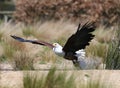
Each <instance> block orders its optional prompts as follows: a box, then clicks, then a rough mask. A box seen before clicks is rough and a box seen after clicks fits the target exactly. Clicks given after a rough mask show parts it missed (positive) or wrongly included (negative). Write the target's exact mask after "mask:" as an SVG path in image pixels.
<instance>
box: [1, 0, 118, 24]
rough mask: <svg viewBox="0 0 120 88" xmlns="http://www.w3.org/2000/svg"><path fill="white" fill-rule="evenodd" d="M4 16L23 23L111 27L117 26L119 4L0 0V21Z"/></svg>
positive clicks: (115, 1)
mask: <svg viewBox="0 0 120 88" xmlns="http://www.w3.org/2000/svg"><path fill="white" fill-rule="evenodd" d="M6 16H7V18H8V19H10V18H13V19H14V20H15V21H20V22H24V23H33V22H36V21H39V20H41V21H43V22H45V21H48V20H56V21H57V20H60V19H63V18H64V19H66V20H68V19H69V20H71V21H72V22H74V23H75V22H80V21H95V22H97V25H101V24H102V25H105V26H112V25H115V24H116V23H119V22H120V20H119V18H120V0H34V1H31V0H0V19H3V18H4V17H6Z"/></svg>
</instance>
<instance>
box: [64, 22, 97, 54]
mask: <svg viewBox="0 0 120 88" xmlns="http://www.w3.org/2000/svg"><path fill="white" fill-rule="evenodd" d="M80 26H81V25H80V24H79V26H78V29H77V32H76V33H75V34H73V35H72V36H71V37H70V38H69V39H68V40H67V42H66V44H65V45H64V47H63V51H64V52H66V53H67V52H73V53H75V52H76V51H78V50H80V49H85V47H86V46H87V45H89V42H90V41H91V40H92V39H93V37H94V35H93V34H91V32H93V31H94V30H95V25H94V22H91V23H88V22H87V23H85V24H84V25H83V26H82V27H80Z"/></svg>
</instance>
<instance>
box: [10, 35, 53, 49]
mask: <svg viewBox="0 0 120 88" xmlns="http://www.w3.org/2000/svg"><path fill="white" fill-rule="evenodd" d="M11 37H12V38H14V39H15V40H18V41H20V42H30V43H32V44H38V45H43V46H48V47H50V48H53V47H54V46H53V45H52V44H50V43H47V42H44V41H40V40H39V41H37V40H27V39H23V38H21V37H18V36H15V35H11Z"/></svg>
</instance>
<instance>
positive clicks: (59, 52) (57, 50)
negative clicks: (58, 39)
mask: <svg viewBox="0 0 120 88" xmlns="http://www.w3.org/2000/svg"><path fill="white" fill-rule="evenodd" d="M53 46H54V47H53V51H54V52H55V53H56V54H57V55H59V56H62V57H63V56H64V54H65V53H64V52H63V50H62V49H63V47H62V46H61V45H60V44H58V43H53Z"/></svg>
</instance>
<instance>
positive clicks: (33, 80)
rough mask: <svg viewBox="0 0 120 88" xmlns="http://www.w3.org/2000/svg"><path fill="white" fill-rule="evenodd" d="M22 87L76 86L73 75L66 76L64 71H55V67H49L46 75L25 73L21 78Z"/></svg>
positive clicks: (50, 87)
mask: <svg viewBox="0 0 120 88" xmlns="http://www.w3.org/2000/svg"><path fill="white" fill-rule="evenodd" d="M23 85H24V88H76V85H75V79H74V77H73V75H71V76H69V77H68V78H67V74H66V73H65V72H60V73H56V69H55V68H53V69H51V70H50V71H49V72H48V74H47V76H45V75H44V76H42V77H39V76H38V75H34V76H33V75H29V74H27V75H25V76H24V78H23Z"/></svg>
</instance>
